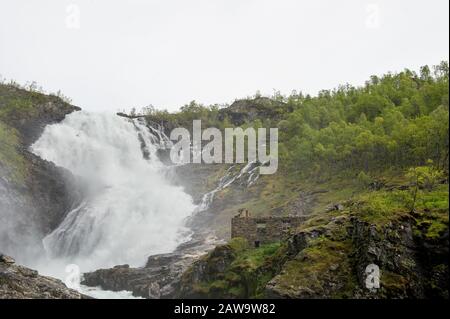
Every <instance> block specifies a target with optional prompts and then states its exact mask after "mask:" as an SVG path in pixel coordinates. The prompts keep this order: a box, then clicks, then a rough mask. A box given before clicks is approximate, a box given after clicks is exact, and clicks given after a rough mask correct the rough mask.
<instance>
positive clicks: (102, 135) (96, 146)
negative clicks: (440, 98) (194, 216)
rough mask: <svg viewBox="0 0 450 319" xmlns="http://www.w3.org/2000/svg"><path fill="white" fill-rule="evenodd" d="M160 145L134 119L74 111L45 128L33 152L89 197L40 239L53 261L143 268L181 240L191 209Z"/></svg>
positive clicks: (90, 266) (89, 267) (92, 266)
mask: <svg viewBox="0 0 450 319" xmlns="http://www.w3.org/2000/svg"><path fill="white" fill-rule="evenodd" d="M159 141H160V137H158V136H157V134H154V130H150V129H149V128H147V127H146V126H145V125H144V124H143V123H141V122H139V121H138V120H130V119H125V118H121V117H118V116H115V115H110V114H90V113H87V112H75V113H72V114H70V115H68V116H67V117H66V119H65V120H64V121H63V122H61V123H59V124H54V125H50V126H47V127H46V129H45V131H44V133H43V134H42V136H41V138H40V139H39V140H38V141H37V142H36V143H35V144H34V145H33V146H32V147H31V148H32V151H33V152H34V153H35V154H37V155H39V156H41V157H42V158H44V159H46V160H48V161H52V162H54V163H55V164H56V165H59V166H62V167H64V168H66V169H68V170H70V171H71V172H72V173H73V174H74V175H75V176H76V177H77V179H78V180H79V184H80V187H83V188H84V189H85V191H86V194H87V196H86V198H85V200H84V201H83V202H82V203H81V204H80V205H79V206H78V207H77V208H75V209H73V210H72V211H70V212H67V215H66V217H65V219H64V221H63V222H62V223H61V224H60V225H59V227H58V228H57V229H55V230H54V231H53V232H52V233H51V234H49V235H47V236H46V237H45V238H44V240H43V243H44V246H45V248H46V251H47V254H48V255H49V257H50V258H51V260H58V261H61V262H66V263H75V264H77V265H79V266H80V267H81V270H82V271H88V270H92V269H95V268H100V267H111V266H114V265H118V264H124V263H127V264H130V265H132V266H142V265H143V264H144V263H145V261H146V258H147V257H148V256H149V255H152V254H157V253H164V252H170V251H172V250H173V249H175V248H176V246H177V245H178V244H179V243H180V242H182V241H183V240H186V238H187V234H188V230H187V229H186V228H185V227H184V221H185V218H186V217H188V216H189V215H190V214H191V213H192V212H193V210H194V208H195V206H194V204H193V202H192V199H191V197H190V196H189V195H187V194H186V193H184V192H183V190H182V188H180V187H176V186H173V185H171V184H170V183H169V181H168V180H167V179H166V177H165V176H166V175H167V174H165V173H164V171H165V170H167V169H169V168H168V167H166V166H165V165H164V164H163V163H162V162H161V161H160V160H159V159H158V157H157V155H156V151H157V149H158V147H159V146H160V145H159V144H158V143H159ZM144 155H145V156H144Z"/></svg>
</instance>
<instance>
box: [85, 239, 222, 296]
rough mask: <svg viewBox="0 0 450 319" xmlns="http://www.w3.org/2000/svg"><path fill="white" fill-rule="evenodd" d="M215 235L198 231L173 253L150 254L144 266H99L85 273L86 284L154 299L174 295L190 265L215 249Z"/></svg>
mask: <svg viewBox="0 0 450 319" xmlns="http://www.w3.org/2000/svg"><path fill="white" fill-rule="evenodd" d="M216 243H217V242H216V240H215V239H214V238H206V239H205V238H204V236H201V235H199V234H197V236H196V237H195V238H193V239H192V240H191V241H189V242H187V243H184V244H182V245H180V246H179V247H178V248H177V250H176V251H174V252H173V253H169V254H160V255H153V256H150V257H149V258H148V260H147V263H146V265H145V266H144V267H141V268H131V267H129V266H128V265H119V266H116V267H114V268H110V269H99V270H96V271H94V272H91V273H85V274H84V276H83V278H84V279H83V282H82V283H83V284H84V285H87V286H92V287H101V288H103V289H105V290H112V291H122V290H127V291H132V292H133V295H134V296H136V297H144V298H150V299H167V298H174V297H176V295H177V292H178V287H179V281H180V279H181V276H182V274H183V273H184V272H185V271H186V270H187V269H188V268H189V266H190V265H191V264H192V263H193V262H194V261H195V260H197V259H198V258H199V257H200V256H202V255H204V254H205V253H206V252H207V251H210V250H211V249H213V247H214V245H215V244H216Z"/></svg>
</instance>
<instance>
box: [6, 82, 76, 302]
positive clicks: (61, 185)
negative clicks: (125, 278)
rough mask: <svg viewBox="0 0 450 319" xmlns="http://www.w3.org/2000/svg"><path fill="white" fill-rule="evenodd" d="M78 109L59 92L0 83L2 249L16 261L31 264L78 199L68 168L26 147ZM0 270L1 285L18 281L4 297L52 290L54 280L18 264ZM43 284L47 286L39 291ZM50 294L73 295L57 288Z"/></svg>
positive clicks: (33, 295) (23, 295)
mask: <svg viewBox="0 0 450 319" xmlns="http://www.w3.org/2000/svg"><path fill="white" fill-rule="evenodd" d="M77 110H79V108H78V107H75V106H72V105H69V104H68V103H65V102H63V101H62V100H61V99H60V98H58V97H56V96H48V95H44V94H40V93H36V92H29V91H25V90H22V89H20V88H17V87H14V86H10V85H0V252H2V253H5V254H8V255H13V256H14V257H15V258H16V259H17V260H18V262H21V263H25V262H32V261H33V259H34V258H37V257H38V256H39V255H40V254H42V243H41V240H42V238H43V237H44V236H45V235H46V234H48V233H49V232H51V231H52V230H53V229H54V228H55V227H56V226H57V225H58V224H59V223H60V222H61V220H62V219H63V218H64V215H65V214H66V213H67V212H68V211H69V210H70V209H71V208H72V207H73V206H74V205H76V203H77V202H78V201H79V200H80V196H81V194H80V191H79V190H78V189H77V188H76V187H75V183H74V177H73V176H72V175H71V173H70V172H68V171H66V170H65V169H62V168H59V167H56V166H55V165H54V164H53V163H50V162H47V161H45V160H42V159H41V158H39V157H37V156H35V155H34V154H33V153H31V152H30V151H29V150H28V148H29V146H30V145H31V144H32V143H33V142H34V141H36V140H37V139H38V138H39V136H40V135H41V134H42V132H43V130H44V128H45V126H46V125H48V124H52V123H56V122H59V121H61V120H62V119H64V117H65V116H66V115H67V114H69V113H71V112H74V111H77ZM1 271H2V274H3V275H2V276H3V277H2V278H1V279H0V283H2V284H4V283H5V280H7V279H8V278H10V279H11V280H12V279H17V280H19V281H18V282H17V284H16V285H14V284H9V283H10V282H12V281H8V286H7V287H9V288H8V289H9V290H10V291H9V292H8V293H7V295H6V297H14V296H16V297H46V296H47V295H46V294H45V291H44V290H45V289H47V288H45V287H47V286H48V287H50V288H48V289H50V290H51V286H52V284H54V282H53V281H52V280H51V279H47V278H44V277H42V278H41V277H38V276H37V274H36V273H35V272H33V271H31V270H27V269H26V268H24V267H20V266H9V267H6V266H5V265H2V270H1ZM8 276H9V277H8ZM8 280H9V279H8ZM28 280H29V282H27V281H28ZM41 282H43V284H42V287H44V288H45V289H44V290H43V294H41V295H39V291H38V287H39V285H40V284H41ZM61 285H62V284H61ZM62 286H63V285H62ZM5 287H6V286H5ZM16 288H17V290H15V289H16ZM58 289H60V288H58ZM61 289H62V288H61ZM3 293H5V292H3ZM51 296H53V297H57V296H61V297H69V296H71V295H70V294H65V293H63V292H61V293H58V292H57V291H56V290H55V291H54V292H50V294H49V297H51Z"/></svg>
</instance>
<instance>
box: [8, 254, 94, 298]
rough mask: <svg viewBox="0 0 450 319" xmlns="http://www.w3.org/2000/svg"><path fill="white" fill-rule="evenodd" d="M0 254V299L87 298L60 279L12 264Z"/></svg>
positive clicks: (10, 259)
mask: <svg viewBox="0 0 450 319" xmlns="http://www.w3.org/2000/svg"><path fill="white" fill-rule="evenodd" d="M14 263H15V262H14V259H13V258H11V257H8V256H5V255H0V299H84V298H89V297H87V296H85V295H82V294H80V293H79V292H77V291H75V290H72V289H69V288H67V287H66V286H65V285H64V284H63V282H62V281H60V280H57V279H54V278H50V277H45V276H40V275H39V274H38V272H37V271H35V270H31V269H29V268H26V267H22V266H18V265H15V264H14Z"/></svg>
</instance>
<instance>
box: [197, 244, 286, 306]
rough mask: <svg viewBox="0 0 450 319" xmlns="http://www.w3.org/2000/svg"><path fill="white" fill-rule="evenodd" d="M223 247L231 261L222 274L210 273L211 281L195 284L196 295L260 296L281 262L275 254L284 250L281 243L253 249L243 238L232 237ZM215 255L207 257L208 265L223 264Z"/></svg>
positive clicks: (223, 296) (226, 296)
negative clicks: (225, 248) (231, 255)
mask: <svg viewBox="0 0 450 319" xmlns="http://www.w3.org/2000/svg"><path fill="white" fill-rule="evenodd" d="M219 247H220V246H219ZM226 247H229V248H231V252H232V254H233V256H234V259H233V261H232V262H231V263H230V264H229V265H227V266H226V268H225V270H224V271H223V272H221V273H214V274H211V275H212V276H213V278H212V279H211V280H210V281H202V282H199V283H197V284H196V285H195V290H196V292H197V293H199V294H200V295H202V296H204V297H209V298H211V297H213V298H214V297H218V296H220V297H222V298H258V297H263V296H264V288H265V286H266V284H267V282H268V281H269V280H270V279H271V278H272V277H273V276H274V274H275V272H276V271H278V268H277V263H278V262H279V261H280V259H281V258H280V257H279V256H278V254H281V253H280V252H281V251H283V249H284V247H283V246H281V244H280V243H272V244H266V245H261V246H260V247H259V248H252V247H250V246H249V244H248V243H247V241H246V240H245V239H244V238H233V239H232V240H230V242H229V243H228V244H227V245H226ZM216 249H218V248H216ZM216 255H217V253H215V252H214V251H213V252H212V253H211V254H210V255H209V256H207V257H206V258H207V262H208V263H219V264H222V263H223V261H222V260H218V257H217V256H216Z"/></svg>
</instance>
